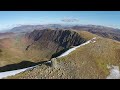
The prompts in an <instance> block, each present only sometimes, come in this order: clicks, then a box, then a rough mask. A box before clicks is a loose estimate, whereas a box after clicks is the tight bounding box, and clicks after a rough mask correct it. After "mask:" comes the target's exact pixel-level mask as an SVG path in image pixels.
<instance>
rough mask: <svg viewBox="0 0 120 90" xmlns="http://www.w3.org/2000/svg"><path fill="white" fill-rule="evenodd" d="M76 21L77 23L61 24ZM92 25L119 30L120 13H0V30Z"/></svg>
mask: <svg viewBox="0 0 120 90" xmlns="http://www.w3.org/2000/svg"><path fill="white" fill-rule="evenodd" d="M63 19H77V20H79V21H77V22H63V21H62V20H63ZM53 23H54V24H93V25H104V26H110V27H114V28H120V11H0V30H3V29H8V28H11V27H14V26H16V25H19V24H22V25H23V24H25V25H26V24H53Z"/></svg>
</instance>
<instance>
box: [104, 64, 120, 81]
mask: <svg viewBox="0 0 120 90" xmlns="http://www.w3.org/2000/svg"><path fill="white" fill-rule="evenodd" d="M107 68H108V69H110V75H108V76H107V78H106V79H120V71H119V66H113V65H112V66H108V65H107Z"/></svg>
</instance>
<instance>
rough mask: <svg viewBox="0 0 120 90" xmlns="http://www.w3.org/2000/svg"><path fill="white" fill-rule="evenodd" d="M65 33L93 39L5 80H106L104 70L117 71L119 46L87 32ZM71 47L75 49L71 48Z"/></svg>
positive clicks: (114, 41) (106, 72) (115, 42)
mask: <svg viewBox="0 0 120 90" xmlns="http://www.w3.org/2000/svg"><path fill="white" fill-rule="evenodd" d="M67 32H76V33H77V34H79V35H80V36H81V37H82V38H84V39H85V40H86V41H88V40H91V39H92V38H94V37H96V39H95V41H92V42H90V43H89V44H86V45H83V46H81V47H79V48H77V49H76V50H74V51H73V52H71V53H70V54H68V55H67V56H64V57H60V58H57V57H54V58H51V60H50V61H51V65H47V64H44V63H43V64H40V65H39V66H37V67H36V68H33V69H32V70H27V71H25V72H23V73H20V74H17V75H15V76H12V77H8V78H10V79H11V78H12V79H106V78H107V76H109V75H110V70H109V68H108V66H111V65H114V66H118V67H120V42H118V41H116V40H112V39H108V38H103V37H100V36H97V35H94V34H92V33H89V32H87V31H67ZM35 36H36V35H35ZM67 38H68V37H67ZM86 41H85V42H86ZM85 42H83V44H84V43H85ZM81 44H82V43H81ZM77 45H79V44H76V46H77ZM72 47H73V48H74V47H75V46H74V44H73V45H72Z"/></svg>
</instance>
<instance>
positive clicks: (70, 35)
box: [28, 30, 86, 48]
mask: <svg viewBox="0 0 120 90" xmlns="http://www.w3.org/2000/svg"><path fill="white" fill-rule="evenodd" d="M28 38H29V39H31V40H32V41H37V42H41V41H50V42H54V43H57V44H59V45H60V46H62V47H65V48H68V47H70V46H77V45H79V44H81V43H84V42H85V41H86V40H85V39H83V38H82V37H81V36H80V35H79V34H78V33H76V32H74V31H70V30H40V31H39V30H35V31H33V32H32V33H30V34H29V35H28Z"/></svg>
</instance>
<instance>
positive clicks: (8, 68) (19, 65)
mask: <svg viewBox="0 0 120 90" xmlns="http://www.w3.org/2000/svg"><path fill="white" fill-rule="evenodd" d="M44 62H46V61H41V62H38V63H34V62H30V61H22V62H20V63H17V64H10V65H6V66H3V67H0V72H5V71H11V70H17V69H23V68H27V67H31V66H35V65H38V64H43V63H44Z"/></svg>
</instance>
